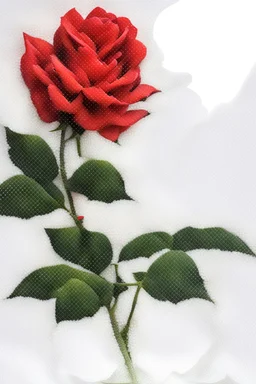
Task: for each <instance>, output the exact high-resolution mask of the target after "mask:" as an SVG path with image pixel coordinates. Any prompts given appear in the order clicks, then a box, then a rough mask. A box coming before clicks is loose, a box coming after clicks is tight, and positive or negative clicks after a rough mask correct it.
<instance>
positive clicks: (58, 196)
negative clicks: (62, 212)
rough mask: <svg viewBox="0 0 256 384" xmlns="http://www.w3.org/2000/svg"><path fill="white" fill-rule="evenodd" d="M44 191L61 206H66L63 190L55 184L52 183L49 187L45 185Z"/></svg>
mask: <svg viewBox="0 0 256 384" xmlns="http://www.w3.org/2000/svg"><path fill="white" fill-rule="evenodd" d="M43 187H44V190H45V191H46V192H47V193H49V195H50V196H51V197H52V198H53V199H54V200H56V201H57V202H58V203H59V204H60V205H61V206H64V203H65V197H64V195H63V193H62V192H61V190H60V189H59V188H58V187H56V185H55V184H54V183H50V184H47V185H43Z"/></svg>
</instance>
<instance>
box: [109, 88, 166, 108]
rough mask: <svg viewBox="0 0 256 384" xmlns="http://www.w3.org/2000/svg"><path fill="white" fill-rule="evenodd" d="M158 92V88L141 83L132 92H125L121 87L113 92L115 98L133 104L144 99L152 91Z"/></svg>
mask: <svg viewBox="0 0 256 384" xmlns="http://www.w3.org/2000/svg"><path fill="white" fill-rule="evenodd" d="M156 92H159V90H158V89H156V88H155V87H152V86H151V85H146V84H141V85H139V86H138V87H137V88H135V89H134V91H132V92H125V91H123V90H122V89H121V90H120V91H119V92H117V93H115V96H116V98H117V99H119V100H122V101H124V102H126V103H128V104H134V103H137V102H138V101H141V100H144V99H146V98H148V97H149V96H151V95H153V94H154V93H156Z"/></svg>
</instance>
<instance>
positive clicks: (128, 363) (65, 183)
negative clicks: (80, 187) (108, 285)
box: [58, 123, 141, 384]
mask: <svg viewBox="0 0 256 384" xmlns="http://www.w3.org/2000/svg"><path fill="white" fill-rule="evenodd" d="M67 127H68V125H67V124H65V123H62V124H60V126H59V128H58V130H61V140H60V174H61V179H62V182H63V186H64V189H65V192H66V195H67V198H68V201H69V207H70V210H69V209H68V208H66V207H64V209H65V210H66V211H67V212H68V213H69V214H70V216H71V217H72V218H73V220H74V222H75V224H76V225H77V227H78V228H79V229H80V230H86V229H85V228H84V227H83V225H82V223H81V222H80V221H79V220H78V218H77V212H76V209H75V205H74V201H73V197H72V193H71V191H70V189H69V185H68V178H67V172H66V166H65V144H66V140H65V135H66V130H67ZM79 144H80V143H77V149H78V153H79V154H80V153H81V152H80V146H79ZM116 271H117V270H116ZM115 284H116V285H119V286H137V287H138V288H137V291H136V293H137V292H138V293H139V290H140V288H141V286H140V285H139V283H131V284H126V283H115ZM135 296H137V297H136V300H134V302H133V306H132V311H131V313H130V316H129V319H128V323H127V325H126V326H125V329H126V328H127V333H128V331H129V327H130V322H131V319H132V316H133V313H134V310H135V306H136V303H137V299H138V294H137V295H135ZM108 312H109V317H110V321H111V325H112V328H113V332H114V336H115V338H116V341H117V344H118V346H119V349H120V351H121V353H122V355H123V358H124V361H125V364H126V367H127V370H128V372H129V375H130V378H131V383H129V384H139V383H138V380H137V377H136V372H135V369H134V367H133V363H132V360H131V357H130V354H129V351H128V348H127V343H126V341H125V340H124V339H123V337H122V334H121V332H120V330H119V326H118V322H117V320H116V316H115V305H114V306H113V307H112V308H108ZM126 338H127V334H126Z"/></svg>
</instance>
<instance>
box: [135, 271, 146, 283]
mask: <svg viewBox="0 0 256 384" xmlns="http://www.w3.org/2000/svg"><path fill="white" fill-rule="evenodd" d="M146 274H147V273H146V272H135V273H134V274H133V276H134V278H135V280H136V281H137V282H140V281H142V280H143V279H144V277H145V276H146Z"/></svg>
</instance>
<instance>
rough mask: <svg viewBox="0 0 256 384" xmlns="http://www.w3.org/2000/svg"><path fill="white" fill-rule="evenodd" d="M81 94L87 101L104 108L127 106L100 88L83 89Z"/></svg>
mask: <svg viewBox="0 0 256 384" xmlns="http://www.w3.org/2000/svg"><path fill="white" fill-rule="evenodd" d="M83 94H84V95H85V96H86V97H87V98H88V99H90V100H91V101H94V102H95V103H98V104H100V105H102V106H103V107H104V108H107V107H109V106H110V105H111V104H116V105H126V106H128V104H127V103H126V102H124V101H120V100H118V99H117V98H115V97H114V96H109V95H108V94H107V93H105V92H104V91H103V89H101V88H97V87H90V88H84V89H83Z"/></svg>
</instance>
